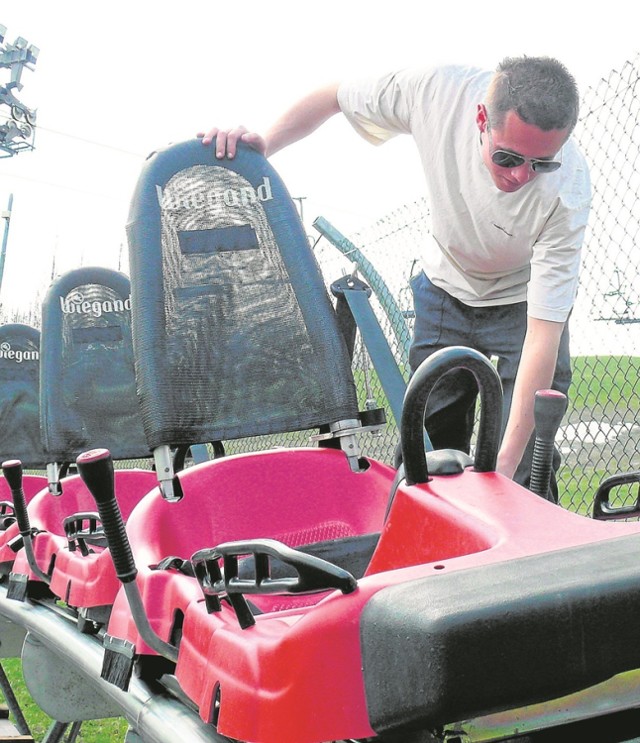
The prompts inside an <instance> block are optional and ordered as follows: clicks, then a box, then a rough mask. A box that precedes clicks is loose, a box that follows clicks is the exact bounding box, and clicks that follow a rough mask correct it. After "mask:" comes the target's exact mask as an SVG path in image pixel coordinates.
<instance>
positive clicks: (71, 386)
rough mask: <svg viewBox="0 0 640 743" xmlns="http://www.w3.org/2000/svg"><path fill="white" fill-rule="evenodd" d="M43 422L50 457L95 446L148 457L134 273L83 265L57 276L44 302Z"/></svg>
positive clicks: (63, 458) (69, 457)
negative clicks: (134, 326)
mask: <svg viewBox="0 0 640 743" xmlns="http://www.w3.org/2000/svg"><path fill="white" fill-rule="evenodd" d="M40 394H41V415H40V420H41V426H42V436H43V440H44V445H45V450H46V454H47V461H49V462H69V461H73V460H75V458H76V457H77V456H78V454H80V453H82V452H83V451H86V450H87V449H91V448H94V447H98V446H99V447H104V448H107V449H109V450H110V451H111V453H112V456H113V457H114V459H133V458H138V457H148V456H149V448H148V446H147V443H146V440H145V437H144V432H143V430H142V418H141V414H140V408H139V405H138V401H137V395H136V384H135V367H134V358H133V341H132V336H131V292H130V283H129V279H128V278H127V277H126V276H125V275H124V274H122V273H120V272H118V271H113V270H111V269H106V268H97V267H96V268H80V269H77V270H75V271H70V272H69V273H67V274H65V275H64V276H62V277H60V278H59V279H57V280H56V281H55V282H54V283H53V284H52V285H51V286H50V288H49V291H48V292H47V295H46V297H45V301H44V303H43V308H42V339H41V393H40Z"/></svg>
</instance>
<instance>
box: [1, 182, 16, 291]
mask: <svg viewBox="0 0 640 743" xmlns="http://www.w3.org/2000/svg"><path fill="white" fill-rule="evenodd" d="M12 208H13V194H9V203H8V204H7V209H6V211H4V212H0V217H2V218H3V219H4V220H5V223H4V233H3V235H2V248H1V249H0V287H2V277H3V276H4V259H5V256H6V255H7V240H8V239H9V223H10V222H11V209H12Z"/></svg>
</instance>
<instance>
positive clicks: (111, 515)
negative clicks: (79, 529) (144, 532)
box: [76, 449, 138, 583]
mask: <svg viewBox="0 0 640 743" xmlns="http://www.w3.org/2000/svg"><path fill="white" fill-rule="evenodd" d="M76 464H77V465H78V472H79V473H80V477H81V478H82V480H83V481H84V484H85V485H86V486H87V488H88V489H89V491H90V492H91V495H92V496H93V497H94V499H95V501H96V504H97V506H98V512H99V513H100V519H101V521H102V526H103V528H104V533H105V536H106V537H107V543H108V545H109V550H110V551H111V559H112V560H113V564H114V566H115V569H116V575H117V576H118V579H119V580H120V581H121V582H122V583H130V582H131V581H133V580H135V577H136V575H137V574H138V571H137V569H136V565H135V562H134V559H133V554H132V552H131V545H130V544H129V538H128V537H127V532H126V529H125V526H124V521H123V520H122V514H121V513H120V507H119V506H118V501H117V500H116V495H115V487H114V477H113V460H112V459H111V454H110V452H109V450H108V449H91V450H90V451H86V452H83V453H82V454H80V456H79V457H78V458H77V459H76Z"/></svg>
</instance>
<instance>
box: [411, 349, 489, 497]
mask: <svg viewBox="0 0 640 743" xmlns="http://www.w3.org/2000/svg"><path fill="white" fill-rule="evenodd" d="M454 369H465V370H467V371H468V372H470V373H471V374H473V376H474V378H475V380H476V384H477V385H478V391H479V393H480V401H481V408H480V427H479V429H478V441H477V445H476V452H475V459H474V469H475V470H476V471H477V472H493V470H495V467H496V458H497V456H498V446H499V444H500V436H501V429H502V383H501V381H500V377H499V376H498V372H497V371H496V369H495V368H494V366H493V364H492V363H491V362H490V361H489V359H488V358H487V357H486V356H484V355H483V354H481V353H480V352H479V351H475V350H474V349H472V348H466V347H465V346H452V347H451V348H444V349H442V350H441V351H436V353H434V354H433V355H432V356H429V358H427V359H425V360H424V361H423V362H422V364H420V366H419V367H418V368H417V369H416V371H415V373H414V375H413V376H412V377H411V379H410V381H409V384H408V386H407V391H406V393H405V396H404V404H403V407H402V422H401V425H400V435H401V441H402V459H403V462H404V469H405V475H406V482H407V484H408V485H414V484H419V483H424V482H427V481H428V480H429V470H428V467H427V458H426V454H425V450H424V414H425V410H426V407H427V401H428V399H429V395H430V394H431V392H432V390H433V388H434V387H435V385H436V383H437V382H438V381H439V379H440V378H441V377H442V376H444V375H445V374H447V373H448V372H450V371H453V370H454Z"/></svg>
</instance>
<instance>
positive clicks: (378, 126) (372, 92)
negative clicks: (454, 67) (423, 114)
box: [338, 69, 432, 145]
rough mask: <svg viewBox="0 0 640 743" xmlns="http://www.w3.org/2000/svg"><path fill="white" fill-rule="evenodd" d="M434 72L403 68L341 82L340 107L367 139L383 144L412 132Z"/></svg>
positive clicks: (373, 142)
mask: <svg viewBox="0 0 640 743" xmlns="http://www.w3.org/2000/svg"><path fill="white" fill-rule="evenodd" d="M431 77H432V71H430V70H428V69H425V70H400V71H397V72H391V73H388V74H386V75H383V76H382V77H376V78H363V79H359V80H351V81H346V82H343V83H341V85H340V86H339V88H338V103H339V105H340V110H341V111H342V113H343V114H344V115H345V116H346V117H347V120H348V121H349V123H350V124H351V125H352V126H353V128H354V129H355V130H356V131H357V132H358V134H360V135H361V136H362V137H364V139H366V140H367V141H368V142H371V143H372V144H375V145H379V144H383V143H384V142H386V141H387V140H389V139H391V138H392V137H395V136H396V135H398V134H410V133H411V119H412V116H413V115H414V112H415V110H416V105H417V102H418V100H419V99H420V97H421V94H422V91H423V90H424V87H425V86H426V85H428V84H429V81H430V79H431Z"/></svg>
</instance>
